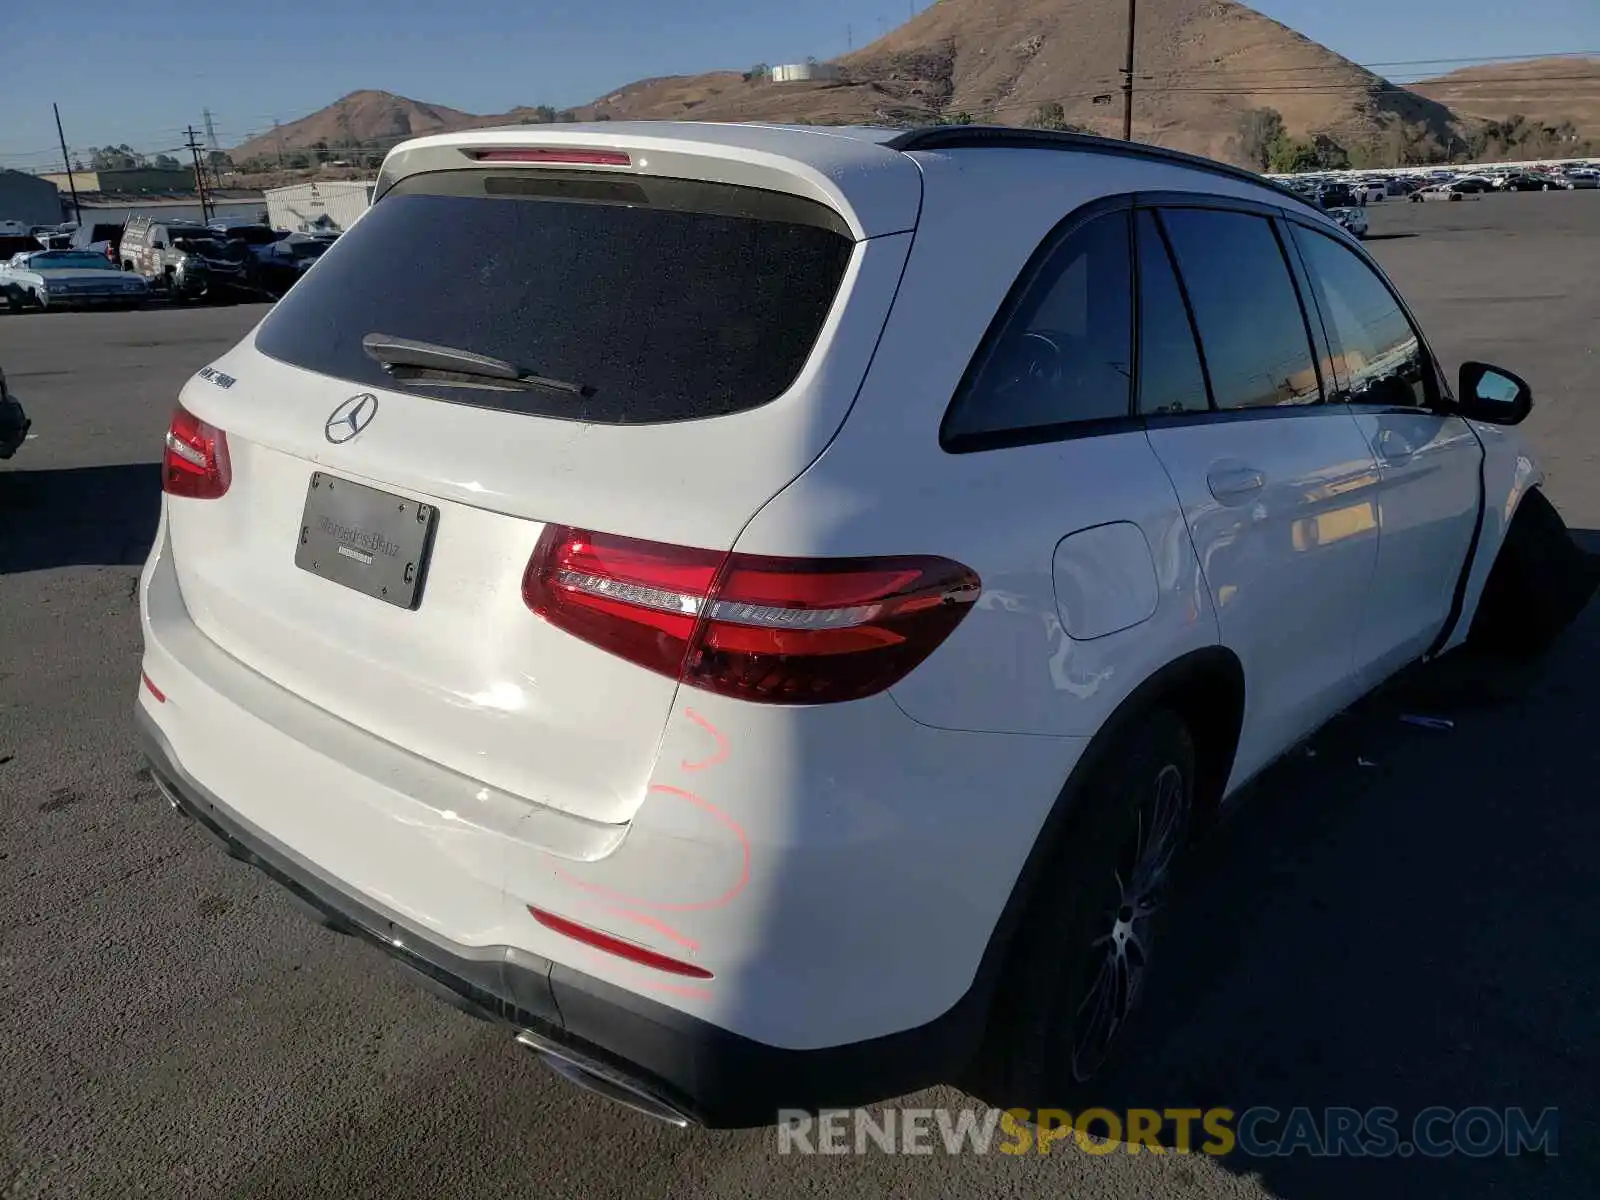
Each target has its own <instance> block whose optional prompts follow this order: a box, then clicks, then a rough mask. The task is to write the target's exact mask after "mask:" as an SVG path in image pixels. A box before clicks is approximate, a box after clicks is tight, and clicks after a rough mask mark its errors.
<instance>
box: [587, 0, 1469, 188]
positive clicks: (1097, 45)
mask: <svg viewBox="0 0 1600 1200" xmlns="http://www.w3.org/2000/svg"><path fill="white" fill-rule="evenodd" d="M1125 11H1126V9H1125V6H1124V5H1123V4H1122V2H1121V0H1012V2H1010V3H1006V4H999V3H996V0H940V3H938V4H935V5H934V6H932V7H931V8H928V9H926V10H924V11H923V12H922V13H920V14H918V15H917V16H916V17H914V18H913V19H912V20H910V21H909V22H907V23H906V24H905V25H902V26H901V27H900V28H898V29H896V30H894V31H892V32H891V33H889V34H888V35H886V36H885V37H883V38H880V39H879V40H878V41H876V42H873V43H872V44H871V45H869V46H866V47H863V48H862V49H861V50H858V51H856V52H855V53H854V54H850V55H847V56H846V57H844V58H842V59H840V60H839V63H840V65H841V66H842V67H843V68H844V70H845V72H846V80H847V82H845V83H843V84H834V85H826V84H802V85H792V84H764V83H746V82H743V81H742V79H741V77H740V76H739V75H736V74H731V73H727V72H722V73H718V74H715V75H699V76H683V77H678V78H675V79H668V80H651V81H649V82H648V83H646V84H639V85H634V86H633V87H631V88H624V89H621V90H620V91H619V92H617V93H614V94H612V95H611V96H606V97H603V98H602V99H600V100H598V101H596V102H595V103H594V104H591V105H587V106H584V107H583V108H581V109H579V110H578V116H579V119H589V118H593V117H610V118H612V119H617V120H621V119H628V118H667V117H676V118H680V119H681V118H686V117H687V118H691V119H696V120H708V121H709V120H719V121H725V120H782V121H840V120H842V121H860V122H878V121H886V120H887V121H903V120H918V119H926V118H927V117H929V116H933V115H937V114H940V113H944V114H953V113H957V112H966V113H969V114H971V115H972V116H973V118H974V119H976V120H979V121H993V122H997V123H1001V124H1022V123H1025V122H1027V121H1028V120H1030V119H1031V118H1032V116H1033V115H1034V113H1035V112H1036V111H1037V110H1038V108H1039V107H1040V106H1041V105H1043V104H1046V103H1052V102H1054V103H1059V104H1061V105H1062V107H1063V108H1064V109H1065V110H1066V115H1067V119H1068V120H1069V121H1072V122H1073V123H1075V124H1080V125H1086V126H1089V127H1090V128H1092V129H1094V130H1095V131H1096V132H1101V133H1113V132H1120V129H1121V112H1122V109H1121V104H1122V98H1121V96H1120V95H1119V94H1117V93H1118V89H1119V87H1120V76H1119V74H1118V70H1117V68H1118V67H1119V66H1120V64H1121V63H1122V59H1123V53H1124V49H1125V39H1126V27H1125V25H1124V23H1123V22H1124V13H1125ZM1137 33H1138V39H1137V59H1136V69H1137V73H1138V76H1139V79H1138V81H1137V83H1138V87H1137V89H1136V95H1135V99H1134V131H1135V136H1137V137H1139V138H1140V139H1141V140H1146V141H1154V142H1159V143H1161V144H1164V145H1171V146H1176V147H1178V148H1181V149H1185V150H1193V151H1198V152H1200V153H1204V154H1210V155H1213V156H1217V157H1223V156H1226V155H1227V153H1228V151H1229V147H1228V143H1229V141H1230V139H1231V138H1232V137H1233V135H1234V133H1235V130H1236V128H1237V124H1238V118H1239V114H1240V113H1242V112H1244V111H1245V110H1246V109H1249V108H1256V107H1262V106H1267V107H1272V108H1276V109H1277V110H1278V111H1279V112H1281V113H1282V114H1283V117H1284V120H1285V122H1286V123H1287V125H1288V127H1289V131H1290V132H1291V133H1293V134H1297V135H1303V134H1307V133H1321V132H1326V133H1330V134H1332V135H1333V136H1334V137H1336V138H1338V139H1339V140H1340V141H1343V142H1346V143H1347V144H1352V143H1355V142H1359V141H1363V140H1367V139H1371V138H1373V137H1374V136H1375V135H1376V134H1377V133H1378V132H1379V131H1380V130H1381V129H1383V128H1385V127H1388V126H1391V125H1393V124H1395V123H1397V122H1400V121H1405V122H1411V123H1415V122H1421V123H1423V124H1426V125H1427V126H1429V127H1430V128H1431V129H1432V130H1433V131H1434V132H1436V133H1439V134H1441V135H1443V134H1445V133H1446V132H1447V131H1448V129H1449V127H1450V126H1451V125H1452V124H1453V119H1452V115H1451V114H1450V112H1449V111H1448V110H1447V109H1445V108H1444V107H1443V106H1441V105H1439V104H1436V103H1434V102H1432V101H1430V100H1426V99H1424V98H1422V97H1419V96H1415V95H1412V94H1411V93H1409V92H1407V91H1405V90H1404V89H1400V88H1395V87H1393V86H1392V85H1387V84H1385V82H1384V81H1383V80H1382V79H1380V78H1378V77H1377V76H1376V75H1373V74H1372V73H1371V72H1369V71H1366V70H1364V69H1363V68H1361V67H1359V66H1357V65H1356V64H1355V63H1352V62H1350V61H1349V60H1347V59H1344V58H1341V57H1340V56H1339V55H1337V54H1334V53H1333V52H1332V51H1331V50H1328V49H1327V48H1326V47H1323V46H1321V45H1319V44H1317V43H1316V42H1313V41H1311V40H1310V39H1309V38H1306V37H1304V36H1302V35H1301V34H1298V33H1296V32H1295V31H1294V30H1292V29H1289V28H1287V27H1286V26H1283V25H1280V24H1279V23H1278V22H1276V21H1273V20H1270V19H1269V18H1267V17H1264V16H1262V15H1261V14H1260V13H1257V12H1255V11H1254V10H1253V9H1249V8H1246V7H1244V6H1243V5H1241V4H1236V3H1232V2H1231V0H1146V3H1145V4H1143V5H1142V6H1141V8H1140V12H1139V27H1138V31H1137ZM1108 94H1109V95H1110V96H1111V103H1109V104H1095V103H1094V97H1095V96H1096V95H1101V96H1104V95H1108Z"/></svg>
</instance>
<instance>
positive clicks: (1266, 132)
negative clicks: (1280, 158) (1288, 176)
mask: <svg viewBox="0 0 1600 1200" xmlns="http://www.w3.org/2000/svg"><path fill="white" fill-rule="evenodd" d="M1287 137H1288V132H1287V131H1286V130H1285V129H1284V127H1283V114H1282V113H1280V112H1279V111H1278V110H1277V109H1275V108H1252V109H1250V110H1249V111H1248V112H1245V113H1241V114H1240V116H1239V133H1238V137H1237V143H1238V147H1239V157H1240V158H1242V159H1243V160H1244V161H1245V162H1246V163H1248V164H1249V165H1250V166H1252V167H1254V168H1255V169H1256V170H1258V171H1259V170H1262V169H1263V168H1270V167H1271V165H1272V150H1273V147H1274V146H1275V145H1277V144H1278V143H1279V142H1280V141H1282V140H1284V139H1285V138H1287Z"/></svg>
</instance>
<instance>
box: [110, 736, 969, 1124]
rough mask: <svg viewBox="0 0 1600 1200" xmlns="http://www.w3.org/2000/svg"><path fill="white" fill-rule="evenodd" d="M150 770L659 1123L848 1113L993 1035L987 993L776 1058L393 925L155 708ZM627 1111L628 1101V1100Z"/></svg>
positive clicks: (274, 873)
mask: <svg viewBox="0 0 1600 1200" xmlns="http://www.w3.org/2000/svg"><path fill="white" fill-rule="evenodd" d="M135 714H136V721H137V725H138V730H139V734H140V740H141V742H142V745H143V749H144V753H145V756H146V758H147V759H148V760H149V763H150V767H151V770H152V773H153V776H154V778H155V779H156V781H157V783H158V785H159V787H160V788H161V790H162V792H163V793H164V794H165V795H166V797H167V799H168V801H169V802H170V803H171V804H172V805H173V807H174V808H176V809H178V810H179V811H180V812H182V813H184V814H185V815H187V816H189V817H192V818H194V819H195V820H196V821H197V822H198V823H199V824H200V825H202V826H203V827H204V828H205V829H207V830H208V831H210V832H211V833H212V834H214V835H215V836H216V837H218V838H219V839H220V840H221V841H222V842H223V843H224V845H225V846H226V847H227V849H228V852H229V853H230V854H232V855H233V856H234V857H235V858H239V859H241V860H243V861H244V862H246V863H248V864H250V865H251V866H253V867H255V868H257V869H258V870H260V871H262V872H263V873H264V874H266V875H267V876H268V877H270V878H271V879H272V880H273V881H274V882H276V883H277V884H279V885H280V886H282V887H283V888H285V889H287V890H288V892H289V893H290V894H291V895H292V896H293V897H294V898H295V899H296V900H297V901H298V902H299V904H300V906H301V907H302V908H304V909H308V910H310V913H311V914H312V915H313V916H314V917H315V919H316V920H318V921H319V922H321V923H322V924H324V925H327V926H329V927H331V928H333V929H335V930H337V931H338V932H340V933H344V934H349V935H352V936H355V937H358V938H360V939H361V940H362V941H365V942H367V943H368V944H369V945H372V946H375V947H377V948H378V949H380V950H382V951H383V952H384V953H385V954H388V955H389V956H390V957H392V958H394V959H396V960H397V961H399V962H400V963H401V964H403V965H404V966H406V967H407V968H409V969H410V970H411V971H412V972H413V973H414V974H415V975H416V976H417V977H418V979H419V981H420V982H422V983H423V984H424V985H425V986H427V987H428V989H429V990H431V991H433V992H435V993H436V994H438V995H440V996H441V997H442V998H444V999H446V1000H448V1001H450V1002H451V1003H453V1004H455V1005H456V1006H457V1007H459V1008H462V1009H464V1010H466V1011H467V1012H469V1013H471V1014H472V1015H474V1016H477V1017H481V1018H483V1019H486V1020H489V1021H492V1022H497V1023H500V1024H503V1025H505V1026H507V1027H508V1030H514V1031H515V1032H516V1033H517V1035H518V1040H519V1041H520V1042H522V1043H523V1044H524V1045H527V1046H529V1047H530V1048H533V1049H535V1050H538V1051H539V1052H540V1053H541V1054H543V1055H545V1056H547V1060H551V1059H553V1060H556V1061H555V1062H553V1064H552V1065H554V1066H556V1069H557V1070H558V1071H560V1072H561V1073H562V1074H564V1075H567V1076H568V1077H573V1076H574V1074H575V1073H574V1072H573V1071H571V1070H568V1069H564V1068H566V1067H573V1066H576V1067H577V1068H578V1071H577V1073H576V1074H578V1075H579V1076H582V1075H587V1076H589V1077H590V1078H589V1079H588V1083H587V1085H588V1086H590V1087H591V1088H595V1090H600V1091H603V1092H604V1091H607V1090H608V1089H606V1088H604V1087H596V1085H595V1082H594V1080H595V1078H598V1079H600V1080H601V1081H603V1082H605V1083H609V1084H611V1085H612V1087H611V1088H610V1089H609V1090H610V1091H611V1092H612V1095H613V1097H614V1098H619V1094H618V1093H619V1089H620V1092H621V1093H632V1094H633V1095H635V1096H643V1097H649V1098H650V1099H651V1100H653V1101H654V1103H655V1110H656V1111H655V1113H654V1115H657V1116H668V1115H669V1114H681V1116H682V1118H683V1119H684V1120H685V1121H686V1122H692V1123H694V1124H699V1125H704V1126H709V1127H713V1128H755V1127H761V1126H767V1125H771V1124H773V1123H774V1122H775V1121H776V1120H777V1119H778V1116H779V1112H780V1110H782V1109H808V1110H812V1111H816V1110H819V1109H824V1108H843V1107H850V1106H853V1105H859V1104H866V1103H870V1102H873V1101H876V1100H881V1099H885V1098H888V1097H893V1096H898V1095H903V1094H905V1093H907V1092H911V1091H916V1090H918V1089H920V1088H922V1087H926V1086H930V1085H932V1084H935V1083H939V1082H943V1081H946V1080H949V1079H951V1078H954V1077H955V1076H956V1075H957V1074H958V1073H959V1072H960V1070H961V1068H962V1067H963V1066H964V1065H965V1063H966V1061H967V1059H968V1058H969V1057H970V1055H971V1053H972V1051H973V1049H974V1047H975V1046H976V1044H977V1041H978V1039H979V1037H980V1036H981V1031H982V1020H983V1015H984V1007H985V1006H984V1005H983V1004H982V1002H981V995H980V989H977V988H975V989H974V990H973V991H971V992H969V993H968V994H967V995H966V996H965V997H963V998H962V1000H961V1001H960V1002H958V1003H957V1004H956V1005H955V1006H954V1007H953V1008H952V1009H950V1010H949V1011H948V1012H947V1013H945V1014H944V1015H943V1016H941V1017H940V1018H938V1019H937V1020H935V1021H932V1022H930V1023H928V1024H926V1025H923V1026H921V1027H918V1028H916V1029H910V1030H906V1031H904V1032H901V1033H895V1034H891V1035H888V1036H884V1037H880V1038H875V1039H872V1040H870V1041H864V1042H857V1043H854V1044H851V1045H845V1046H833V1047H827V1048H823V1049H816V1050H789V1049H784V1048H780V1047H775V1046H770V1045H767V1044H765V1043H762V1042H757V1041H754V1040H752V1039H750V1038H746V1037H742V1036H740V1035H738V1034H735V1033H731V1032H729V1031H728V1030H725V1029H721V1028H719V1027H717V1026H715V1025H712V1024H710V1023H708V1022H705V1021H702V1020H700V1019H698V1018H696V1017H694V1016H691V1015H689V1014H686V1013H684V1012H682V1011H680V1010H678V1009H674V1008H669V1007H667V1006H665V1005H662V1004H659V1003H656V1002H654V1001H652V1000H648V999H645V998H643V997H641V996H639V995H636V994H634V993H632V992H629V991H625V990H623V989H621V988H618V987H615V986H613V985H611V984H608V983H606V982H604V981H602V980H598V979H595V978H593V977H592V976H588V975H585V974H583V973H581V972H578V971H575V970H573V969H571V968H569V967H565V966H563V965H561V964H558V963H551V962H550V961H548V960H546V959H543V958H540V957H538V956H536V955H533V954H531V953H529V952H527V951H524V950H521V949H517V948H513V947H505V946H473V947H467V946H461V945H457V944H454V943H451V942H448V941H446V940H445V939H443V938H441V937H439V936H438V935H437V934H434V933H431V932H423V931H421V930H419V929H418V928H416V927H415V926H414V925H412V924H410V923H406V922H401V921H398V920H396V919H394V918H393V917H392V916H390V915H387V914H385V913H384V912H382V911H380V910H379V908H378V907H376V906H375V905H374V904H373V903H372V902H370V901H369V900H367V899H365V898H363V897H360V896H357V895H355V894H353V893H351V892H350V891H348V890H346V889H345V888H344V887H342V886H341V885H339V884H338V883H336V882H334V881H333V880H331V879H329V878H326V877H325V876H323V875H322V874H321V873H320V872H319V871H318V870H317V869H316V868H315V867H314V866H312V865H311V864H310V863H308V862H306V861H304V860H303V859H302V858H300V856H299V855H297V854H296V853H295V852H294V851H292V850H291V849H289V848H288V847H286V846H284V845H283V844H281V843H279V842H278V841H277V840H276V839H274V838H273V837H271V835H269V834H267V833H265V832H264V831H262V830H260V829H258V828H256V827H255V826H254V825H253V824H251V823H250V822H249V821H248V820H246V819H245V818H244V817H242V816H240V815H239V814H238V813H236V812H234V811H233V810H232V809H230V808H229V807H228V806H227V805H226V804H224V803H223V802H222V801H220V800H218V799H217V797H216V796H214V795H212V794H211V793H210V792H209V791H208V790H207V789H205V788H204V787H203V786H201V785H200V784H199V783H197V782H196V781H195V780H194V779H193V778H192V777H190V775H189V774H188V773H187V772H186V771H185V770H184V768H183V766H182V765H181V764H180V763H179V762H178V761H177V758H176V756H175V755H174V753H173V751H172V748H171V746H170V745H169V743H168V742H167V739H166V737H165V736H164V735H163V734H162V732H161V730H160V729H159V728H158V727H157V725H156V723H155V721H154V719H153V718H152V717H151V716H150V715H149V714H148V713H147V712H146V711H145V708H144V706H143V705H139V706H137V707H136V709H135ZM620 1098H623V1099H624V1100H625V1101H626V1096H621V1097H620Z"/></svg>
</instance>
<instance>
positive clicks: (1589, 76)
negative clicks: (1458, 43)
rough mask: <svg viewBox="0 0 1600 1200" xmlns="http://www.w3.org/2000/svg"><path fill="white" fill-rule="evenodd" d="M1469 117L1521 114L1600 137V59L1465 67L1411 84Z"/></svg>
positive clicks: (1496, 116)
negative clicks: (1565, 122)
mask: <svg viewBox="0 0 1600 1200" xmlns="http://www.w3.org/2000/svg"><path fill="white" fill-rule="evenodd" d="M1412 90H1414V91H1416V92H1418V93H1420V94H1422V95H1424V96H1428V97H1431V98H1432V99H1434V100H1437V101H1439V102H1440V103H1441V104H1448V105H1449V106H1450V107H1451V108H1452V109H1453V110H1455V111H1456V112H1458V113H1460V114H1461V115H1462V116H1466V117H1482V118H1485V119H1487V120H1495V121H1503V120H1505V119H1506V118H1507V117H1510V116H1513V115H1518V114H1520V115H1521V116H1524V117H1527V118H1528V119H1529V120H1536V121H1540V122H1543V123H1544V124H1547V125H1556V124H1559V123H1560V122H1562V121H1571V122H1572V123H1573V124H1574V125H1575V126H1577V128H1578V132H1579V133H1580V134H1582V135H1584V136H1587V137H1590V138H1600V58H1538V59H1531V60H1529V61H1527V62H1519V63H1491V64H1489V65H1487V66H1482V67H1466V68H1464V69H1462V70H1460V71H1452V72H1450V74H1448V75H1441V76H1440V77H1439V78H1437V79H1428V80H1424V81H1423V82H1421V83H1416V84H1413V85H1412Z"/></svg>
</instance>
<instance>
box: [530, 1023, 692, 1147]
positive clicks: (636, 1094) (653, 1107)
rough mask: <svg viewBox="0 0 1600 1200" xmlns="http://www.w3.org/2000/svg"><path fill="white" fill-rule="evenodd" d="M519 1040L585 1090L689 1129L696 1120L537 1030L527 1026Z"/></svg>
mask: <svg viewBox="0 0 1600 1200" xmlns="http://www.w3.org/2000/svg"><path fill="white" fill-rule="evenodd" d="M516 1042H517V1045H519V1046H522V1047H524V1048H525V1049H528V1050H531V1051H533V1053H534V1054H535V1055H537V1056H538V1057H539V1059H540V1060H541V1061H542V1062H543V1063H544V1065H545V1066H547V1067H549V1068H550V1069H551V1070H552V1071H554V1072H555V1073H556V1074H557V1075H559V1076H561V1077H562V1078H563V1079H565V1080H566V1081H567V1082H568V1083H571V1084H574V1085H576V1086H577V1087H580V1088H582V1089H583V1090H584V1091H586V1092H593V1093H594V1094H595V1095H597V1096H600V1097H602V1098H604V1099H606V1100H610V1101H612V1102H613V1103H616V1104H620V1105H622V1106H623V1107H624V1108H631V1109H632V1110H633V1111H634V1112H637V1113H643V1114H644V1115H645V1116H647V1117H653V1118H654V1119H655V1120H657V1121H662V1122H665V1123H666V1124H668V1125H671V1126H674V1127H675V1128H678V1129H687V1128H688V1127H689V1126H690V1125H693V1124H695V1122H694V1121H693V1120H691V1119H690V1118H689V1117H688V1116H687V1115H685V1114H684V1113H682V1112H680V1111H678V1109H677V1108H676V1107H674V1106H673V1105H672V1104H670V1103H668V1102H667V1101H666V1100H663V1099H662V1098H661V1097H659V1096H656V1095H653V1094H652V1093H650V1092H649V1091H647V1090H646V1089H645V1088H644V1087H643V1086H641V1085H640V1084H637V1083H635V1082H633V1081H632V1080H629V1079H625V1078H623V1076H622V1075H621V1074H619V1073H618V1072H615V1071H612V1070H609V1069H607V1068H605V1067H603V1066H601V1065H600V1064H598V1063H593V1062H589V1061H584V1060H580V1059H579V1058H577V1057H576V1056H575V1055H574V1054H573V1052H572V1051H569V1050H566V1049H564V1048H562V1047H560V1046H557V1045H556V1044H555V1043H554V1042H551V1041H548V1040H546V1039H545V1038H542V1037H540V1036H539V1035H538V1034H536V1033H532V1032H530V1031H528V1030H526V1029H524V1030H521V1031H519V1032H518V1034H517V1036H516Z"/></svg>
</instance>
